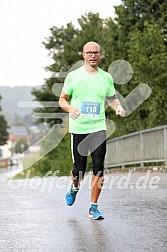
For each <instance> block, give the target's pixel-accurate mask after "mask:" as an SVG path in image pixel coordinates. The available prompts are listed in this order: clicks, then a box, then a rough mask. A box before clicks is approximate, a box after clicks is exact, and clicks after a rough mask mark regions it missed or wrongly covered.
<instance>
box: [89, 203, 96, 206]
mask: <svg viewBox="0 0 167 252" xmlns="http://www.w3.org/2000/svg"><path fill="white" fill-rule="evenodd" d="M90 205H95V206H97V205H98V204H97V203H95V202H91V203H90Z"/></svg>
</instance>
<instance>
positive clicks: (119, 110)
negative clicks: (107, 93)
mask: <svg viewBox="0 0 167 252" xmlns="http://www.w3.org/2000/svg"><path fill="white" fill-rule="evenodd" d="M115 111H116V115H119V116H122V117H124V116H125V113H126V111H125V110H124V109H123V107H122V106H121V105H120V104H118V105H117V107H116V109H115Z"/></svg>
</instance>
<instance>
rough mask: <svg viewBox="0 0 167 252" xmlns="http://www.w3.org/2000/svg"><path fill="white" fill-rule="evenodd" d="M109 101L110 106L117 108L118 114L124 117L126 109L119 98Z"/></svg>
mask: <svg viewBox="0 0 167 252" xmlns="http://www.w3.org/2000/svg"><path fill="white" fill-rule="evenodd" d="M108 103H109V105H110V107H111V108H112V109H114V110H115V112H116V115H119V116H122V117H124V116H125V113H126V111H125V110H124V108H123V107H122V105H121V103H120V101H119V99H117V98H115V99H111V100H108Z"/></svg>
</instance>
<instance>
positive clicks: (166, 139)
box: [164, 127, 167, 168]
mask: <svg viewBox="0 0 167 252" xmlns="http://www.w3.org/2000/svg"><path fill="white" fill-rule="evenodd" d="M164 163H165V168H167V127H164Z"/></svg>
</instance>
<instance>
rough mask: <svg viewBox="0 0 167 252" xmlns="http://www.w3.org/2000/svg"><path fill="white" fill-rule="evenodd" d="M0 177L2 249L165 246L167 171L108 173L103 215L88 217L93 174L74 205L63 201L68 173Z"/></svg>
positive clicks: (59, 251) (161, 251)
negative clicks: (29, 177)
mask: <svg viewBox="0 0 167 252" xmlns="http://www.w3.org/2000/svg"><path fill="white" fill-rule="evenodd" d="M8 175H9V174H8ZM116 176H117V177H116ZM141 176H143V177H141ZM0 178H1V181H0V202H1V204H0V215H1V222H0V251H2V252H7V251H10V252H11V251H12V252H15V251H19V252H20V251H21V252H22V251H23V252H24V251H25V252H26V251H31V252H32V251H33V252H36V251H37V252H40V251H42V252H52V251H53V252H54V251H55V252H64V251H68V252H73V251H74V252H75V251H77V252H78V251H88V252H90V251H91V252H95V251H96V252H103V251H105V252H110V251H111V252H133V251H156V252H157V251H158V252H166V251H167V173H147V174H146V172H143V173H139V172H135V173H122V174H121V173H117V174H116V173H114V174H108V175H107V176H106V183H105V184H104V189H103V191H102V193H101V197H100V200H99V209H100V211H101V212H102V213H103V214H104V216H105V219H104V220H101V221H93V220H91V219H89V217H88V209H89V204H90V192H91V190H90V176H86V177H85V180H84V182H83V183H82V185H81V188H80V191H79V193H78V195H77V200H76V202H75V204H74V205H73V206H71V207H68V206H66V204H65V201H64V195H65V193H66V191H67V187H69V185H70V178H69V177H61V178H42V179H39V178H34V179H30V180H28V179H27V180H15V181H14V180H6V177H5V176H4V175H3V176H2V173H1V175H0ZM3 178H4V179H3Z"/></svg>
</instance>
